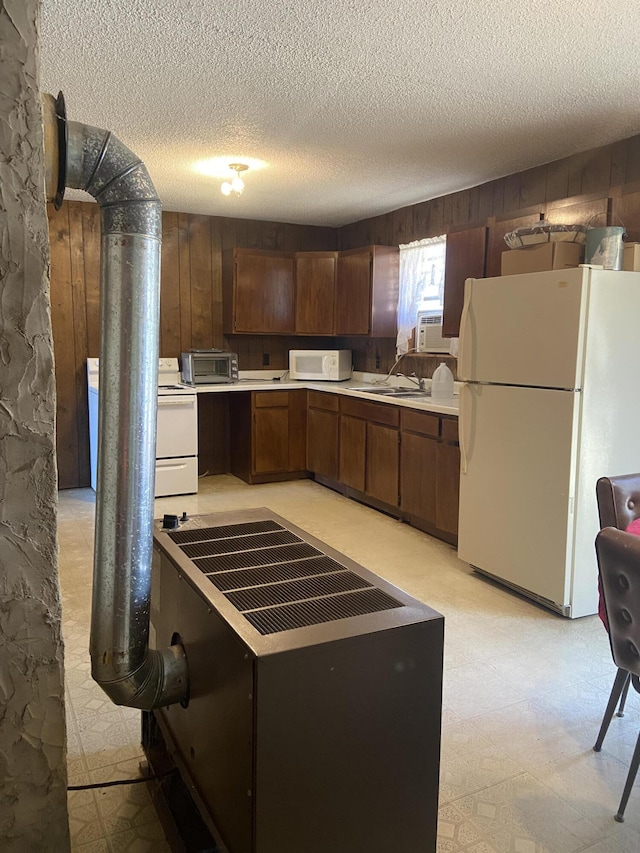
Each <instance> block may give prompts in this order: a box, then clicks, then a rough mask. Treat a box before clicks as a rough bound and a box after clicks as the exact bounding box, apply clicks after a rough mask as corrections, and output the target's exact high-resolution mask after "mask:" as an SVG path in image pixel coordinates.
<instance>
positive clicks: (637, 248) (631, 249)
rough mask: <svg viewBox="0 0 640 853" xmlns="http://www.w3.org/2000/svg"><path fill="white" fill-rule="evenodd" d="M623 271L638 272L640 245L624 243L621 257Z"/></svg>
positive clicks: (639, 268) (639, 267)
mask: <svg viewBox="0 0 640 853" xmlns="http://www.w3.org/2000/svg"><path fill="white" fill-rule="evenodd" d="M622 269H623V270H636V271H638V270H640V243H625V244H624V255H623V256H622Z"/></svg>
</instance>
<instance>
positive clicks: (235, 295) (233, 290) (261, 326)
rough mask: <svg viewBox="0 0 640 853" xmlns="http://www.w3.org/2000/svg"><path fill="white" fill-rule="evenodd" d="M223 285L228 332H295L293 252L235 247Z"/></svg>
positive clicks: (226, 328) (280, 333) (271, 333)
mask: <svg viewBox="0 0 640 853" xmlns="http://www.w3.org/2000/svg"><path fill="white" fill-rule="evenodd" d="M223 287H224V312H225V314H224V317H225V324H224V325H225V329H224V331H225V333H226V334H243V333H248V334H263V335H283V334H289V335H290V334H292V333H293V331H294V277H293V255H292V254H290V253H287V252H269V251H263V250H259V249H233V262H232V269H231V275H230V276H229V275H227V277H226V280H225V281H223Z"/></svg>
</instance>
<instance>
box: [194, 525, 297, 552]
mask: <svg viewBox="0 0 640 853" xmlns="http://www.w3.org/2000/svg"><path fill="white" fill-rule="evenodd" d="M294 542H302V539H300V537H299V536H295V535H294V534H293V533H290V532H289V531H288V530H282V531H274V532H273V533H256V534H254V535H253V536H234V537H232V538H230V539H212V540H211V541H210V542H194V543H190V544H187V545H182V546H181V548H182V550H183V551H184V553H185V554H186V555H187V557H191V559H194V558H196V557H211V556H213V555H214V554H232V553H234V552H236V551H252V550H257V549H259V548H270V547H272V546H275V545H291V544H292V543H294Z"/></svg>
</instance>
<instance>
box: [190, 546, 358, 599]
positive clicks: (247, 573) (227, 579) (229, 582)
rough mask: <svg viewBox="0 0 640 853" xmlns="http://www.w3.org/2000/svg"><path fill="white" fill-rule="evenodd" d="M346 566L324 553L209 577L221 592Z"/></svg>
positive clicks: (294, 578) (319, 573)
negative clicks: (305, 558)
mask: <svg viewBox="0 0 640 853" xmlns="http://www.w3.org/2000/svg"><path fill="white" fill-rule="evenodd" d="M342 571H344V566H341V565H340V563H336V561H335V560H332V559H331V557H325V556H324V555H322V556H319V557H310V558H309V559H307V560H293V561H292V562H290V563H279V564H276V565H271V566H257V567H255V568H250V569H236V570H234V571H230V572H212V573H208V574H207V577H208V578H209V580H210V581H211V583H212V584H213V585H214V586H216V587H217V588H218V589H219V590H221V592H228V591H229V590H231V589H243V588H244V587H249V586H263V585H264V584H268V583H277V582H278V581H291V580H297V579H298V578H308V577H313V576H315V575H323V574H328V573H329V572H342Z"/></svg>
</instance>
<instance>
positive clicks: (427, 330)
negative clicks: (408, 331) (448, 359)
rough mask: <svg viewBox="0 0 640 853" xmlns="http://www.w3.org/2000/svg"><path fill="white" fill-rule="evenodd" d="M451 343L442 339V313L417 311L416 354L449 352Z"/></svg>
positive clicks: (446, 339)
mask: <svg viewBox="0 0 640 853" xmlns="http://www.w3.org/2000/svg"><path fill="white" fill-rule="evenodd" d="M450 347H451V341H450V340H449V338H443V337H442V311H418V319H417V322H416V349H417V351H418V352H449V349H450Z"/></svg>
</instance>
